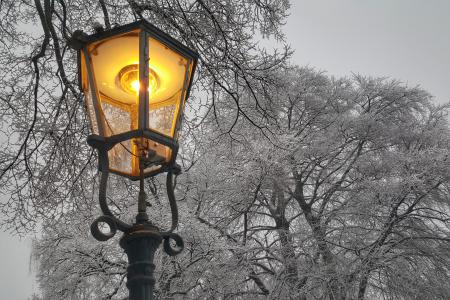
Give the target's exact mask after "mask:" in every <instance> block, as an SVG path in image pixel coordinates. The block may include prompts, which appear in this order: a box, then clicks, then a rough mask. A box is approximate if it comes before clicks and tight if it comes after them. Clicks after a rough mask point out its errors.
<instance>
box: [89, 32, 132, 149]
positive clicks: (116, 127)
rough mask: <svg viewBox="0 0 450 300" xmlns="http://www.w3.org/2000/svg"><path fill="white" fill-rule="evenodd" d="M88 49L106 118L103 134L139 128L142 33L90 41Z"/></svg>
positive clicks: (101, 111)
mask: <svg viewBox="0 0 450 300" xmlns="http://www.w3.org/2000/svg"><path fill="white" fill-rule="evenodd" d="M88 51H89V55H90V57H91V61H92V66H93V69H94V78H95V84H96V87H97V94H98V97H99V101H100V103H101V105H100V114H101V116H102V117H103V118H104V124H103V127H104V128H105V130H104V131H105V132H104V133H103V134H104V135H105V136H111V135H116V134H119V133H123V132H127V131H130V130H134V129H137V110H138V109H137V108H138V98H139V32H138V31H137V30H135V31H131V32H128V33H125V34H122V35H118V36H114V37H111V38H107V39H103V40H100V41H98V42H95V43H92V44H90V45H89V46H88ZM128 150H130V151H131V149H128Z"/></svg>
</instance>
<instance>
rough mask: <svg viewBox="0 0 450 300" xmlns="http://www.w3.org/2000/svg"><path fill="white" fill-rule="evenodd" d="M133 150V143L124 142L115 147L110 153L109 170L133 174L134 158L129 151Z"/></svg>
mask: <svg viewBox="0 0 450 300" xmlns="http://www.w3.org/2000/svg"><path fill="white" fill-rule="evenodd" d="M130 148H131V141H130V140H128V141H123V142H121V143H119V144H117V145H115V146H114V147H113V148H112V149H111V150H109V151H108V158H109V168H110V169H111V170H113V171H116V172H119V173H124V174H131V173H132V160H133V157H132V155H131V153H130V152H129V150H128V149H130Z"/></svg>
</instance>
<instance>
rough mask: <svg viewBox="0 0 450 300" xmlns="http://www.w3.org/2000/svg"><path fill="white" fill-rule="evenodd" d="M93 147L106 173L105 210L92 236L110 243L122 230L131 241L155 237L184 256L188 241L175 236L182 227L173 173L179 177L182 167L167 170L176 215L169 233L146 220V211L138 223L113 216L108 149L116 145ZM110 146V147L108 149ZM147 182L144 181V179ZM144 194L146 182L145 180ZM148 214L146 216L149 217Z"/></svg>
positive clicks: (101, 192)
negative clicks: (108, 185) (179, 222)
mask: <svg viewBox="0 0 450 300" xmlns="http://www.w3.org/2000/svg"><path fill="white" fill-rule="evenodd" d="M93 140H94V141H95V137H94V139H93ZM93 140H91V143H90V144H91V145H92V146H93V147H95V148H96V149H97V150H98V155H99V167H100V170H101V171H102V176H101V179H100V188H99V203H100V208H101V210H102V213H103V215H102V216H100V217H98V218H97V219H95V221H94V222H93V223H92V224H91V234H92V236H93V237H94V238H95V239H96V240H98V241H101V242H104V241H107V240H109V239H111V238H112V237H114V236H115V234H116V233H117V230H120V231H122V232H123V233H124V236H123V237H122V239H124V238H125V239H127V238H128V237H129V236H131V235H133V236H134V237H135V236H147V237H155V238H157V239H158V240H162V239H163V240H164V243H163V246H164V251H165V252H166V253H167V254H168V255H171V256H174V255H177V254H179V253H181V251H182V250H183V248H184V242H183V239H182V238H181V236H179V235H178V234H176V233H173V231H174V230H175V228H176V227H177V225H178V207H177V203H176V199H175V193H174V186H173V175H172V174H173V173H175V174H178V173H179V172H180V168H179V167H178V166H176V165H174V166H173V167H172V168H170V169H168V170H167V179H166V187H167V196H168V199H169V205H170V210H171V213H172V225H171V227H170V229H169V230H168V231H160V229H159V228H158V227H156V226H154V225H153V224H152V223H151V222H149V221H148V218H147V217H146V218H142V214H145V212H139V213H138V217H137V218H136V219H137V223H135V224H128V223H126V222H124V221H122V220H120V219H119V218H117V217H116V216H114V214H113V213H112V211H111V210H110V209H109V206H108V203H107V200H106V187H107V183H108V177H109V161H108V150H109V149H110V148H112V146H111V145H110V144H108V143H95V142H92V141H93ZM104 145H108V146H106V147H105V146H104ZM141 180H143V178H142V179H141ZM141 193H143V181H141ZM145 215H146V214H145ZM105 225H107V227H109V231H107V232H105V231H103V230H102V229H105Z"/></svg>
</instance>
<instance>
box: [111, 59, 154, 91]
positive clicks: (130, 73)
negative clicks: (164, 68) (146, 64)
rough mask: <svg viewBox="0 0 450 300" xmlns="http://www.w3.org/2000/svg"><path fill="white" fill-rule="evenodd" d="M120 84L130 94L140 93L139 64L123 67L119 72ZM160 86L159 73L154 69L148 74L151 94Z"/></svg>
mask: <svg viewBox="0 0 450 300" xmlns="http://www.w3.org/2000/svg"><path fill="white" fill-rule="evenodd" d="M118 81H119V86H120V88H121V89H122V90H124V91H125V92H127V93H128V94H133V95H138V94H139V89H140V82H139V65H138V64H133V65H128V66H125V67H123V68H122V69H121V70H120V72H119V74H118ZM158 87H159V78H158V75H157V74H156V73H155V71H153V70H152V69H149V74H148V92H149V94H151V93H152V92H155V91H156V90H157V89H158Z"/></svg>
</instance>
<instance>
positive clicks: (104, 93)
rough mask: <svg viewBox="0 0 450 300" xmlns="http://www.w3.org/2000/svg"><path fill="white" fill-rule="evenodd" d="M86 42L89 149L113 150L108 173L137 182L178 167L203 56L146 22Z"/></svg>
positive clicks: (82, 54) (82, 49) (83, 64)
mask: <svg viewBox="0 0 450 300" xmlns="http://www.w3.org/2000/svg"><path fill="white" fill-rule="evenodd" d="M79 40H81V38H80V39H79ZM82 40H83V43H82V45H80V46H79V47H78V48H79V68H80V85H81V89H82V90H83V92H84V95H85V99H86V109H87V111H88V115H89V118H90V124H91V129H92V133H93V135H91V136H90V137H89V139H88V142H89V143H90V144H91V145H94V146H96V147H97V148H98V147H99V146H98V145H99V144H102V145H103V146H102V147H105V148H106V150H107V156H108V157H107V159H108V160H109V167H108V168H109V171H111V172H113V173H116V174H119V175H122V176H126V177H129V178H131V179H134V180H136V179H139V178H140V176H141V175H142V176H144V177H148V176H152V175H155V174H157V173H160V172H164V171H166V170H167V169H168V168H170V167H172V166H173V165H174V163H175V158H176V155H177V151H178V143H177V139H178V132H179V130H180V125H181V124H180V122H181V118H182V115H183V110H184V104H185V101H186V99H187V97H188V95H189V90H190V86H191V83H192V77H193V74H194V70H195V67H196V63H197V58H198V54H197V53H196V52H194V51H192V50H190V49H189V48H187V47H186V46H184V45H182V44H181V43H179V42H178V41H176V40H175V39H173V38H172V37H170V36H168V35H167V34H165V33H164V32H162V31H161V30H159V29H158V28H156V27H154V26H153V25H151V24H150V23H148V22H146V21H138V22H135V23H132V24H128V25H126V26H121V27H116V28H114V29H111V30H108V31H102V32H98V33H96V34H93V35H90V36H84V37H83V38H82ZM101 168H102V167H101V164H100V169H101ZM141 171H142V172H143V174H141Z"/></svg>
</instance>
